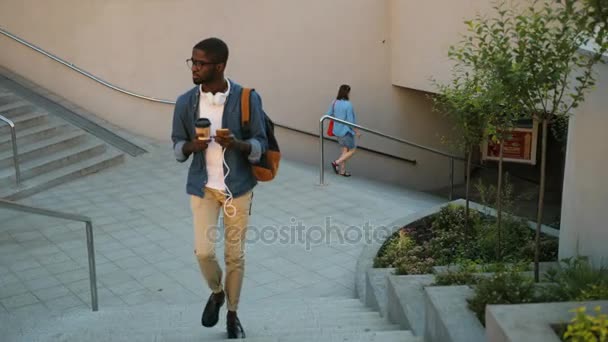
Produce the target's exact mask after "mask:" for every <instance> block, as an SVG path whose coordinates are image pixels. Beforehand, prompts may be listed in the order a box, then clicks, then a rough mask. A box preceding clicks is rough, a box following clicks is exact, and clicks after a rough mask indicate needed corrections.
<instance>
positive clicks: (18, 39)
mask: <svg viewBox="0 0 608 342" xmlns="http://www.w3.org/2000/svg"><path fill="white" fill-rule="evenodd" d="M0 33H2V34H3V35H5V36H7V37H9V38H11V39H12V40H14V41H16V42H19V43H21V44H23V45H25V46H27V47H29V48H30V49H32V50H35V51H37V52H39V53H41V54H43V55H45V56H47V57H49V58H50V59H52V60H54V61H55V62H57V63H61V64H63V65H65V66H66V67H68V68H70V69H72V70H74V71H76V72H78V73H80V74H82V75H84V76H86V77H88V78H90V79H92V80H93V81H95V82H97V83H100V84H103V85H104V86H106V87H108V88H111V89H114V90H116V91H118V92H121V93H123V94H127V95H131V96H135V97H138V98H140V99H144V100H148V101H152V102H160V103H165V104H173V105H174V104H175V101H169V100H163V99H159V98H155V97H150V96H145V95H140V94H137V93H134V92H132V91H129V90H126V89H123V88H121V87H118V86H115V85H113V84H112V83H110V82H107V81H104V80H103V79H101V78H99V77H97V76H95V75H93V74H91V73H89V72H88V71H86V70H83V69H81V68H79V67H77V66H75V65H74V63H70V62H67V61H65V60H64V59H61V58H59V57H57V56H55V55H53V54H52V53H50V52H47V51H45V50H43V49H41V48H39V47H37V46H36V45H34V44H31V43H28V42H27V41H25V40H23V39H21V38H19V37H17V36H15V35H14V34H12V33H10V32H8V31H6V30H5V29H3V28H1V27H0Z"/></svg>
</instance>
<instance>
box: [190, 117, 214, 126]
mask: <svg viewBox="0 0 608 342" xmlns="http://www.w3.org/2000/svg"><path fill="white" fill-rule="evenodd" d="M194 126H196V127H203V128H204V127H209V126H211V121H209V119H207V118H200V119H198V120H196V122H195V123H194Z"/></svg>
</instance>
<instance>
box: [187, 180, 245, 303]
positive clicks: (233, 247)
mask: <svg viewBox="0 0 608 342" xmlns="http://www.w3.org/2000/svg"><path fill="white" fill-rule="evenodd" d="M252 197H253V193H252V192H251V191H250V192H248V193H246V194H244V195H242V196H239V197H238V198H235V199H234V200H233V202H232V205H233V206H234V207H235V208H236V214H235V215H234V217H229V216H228V215H226V213H224V259H225V261H226V280H225V282H226V283H225V291H226V296H227V299H228V310H231V311H236V310H237V307H238V304H239V297H240V294H241V287H242V285H243V274H244V271H245V250H244V247H245V239H246V234H247V223H248V221H249V215H250V209H251V199H252ZM224 201H226V196H225V195H224V194H223V193H222V192H221V191H219V190H215V189H210V188H205V197H204V198H201V197H198V196H191V197H190V205H191V207H192V216H193V221H194V254H195V255H196V258H197V260H198V264H199V267H200V269H201V273H202V274H203V277H204V278H205V280H206V281H207V284H208V285H209V288H210V289H211V291H213V292H214V293H218V292H220V291H221V290H222V269H221V268H220V265H219V264H218V262H217V258H216V256H215V243H216V241H218V240H217V229H218V219H219V214H220V210H223V204H224ZM228 213H229V214H231V211H230V209H228Z"/></svg>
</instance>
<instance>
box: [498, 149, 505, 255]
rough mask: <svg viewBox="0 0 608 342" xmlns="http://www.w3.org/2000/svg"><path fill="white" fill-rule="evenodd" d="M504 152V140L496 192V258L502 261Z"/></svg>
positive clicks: (500, 153)
mask: <svg viewBox="0 0 608 342" xmlns="http://www.w3.org/2000/svg"><path fill="white" fill-rule="evenodd" d="M503 151H504V138H503V139H501V141H500V152H499V156H498V187H497V190H496V258H497V260H498V261H500V260H501V259H502V246H501V227H502V159H503Z"/></svg>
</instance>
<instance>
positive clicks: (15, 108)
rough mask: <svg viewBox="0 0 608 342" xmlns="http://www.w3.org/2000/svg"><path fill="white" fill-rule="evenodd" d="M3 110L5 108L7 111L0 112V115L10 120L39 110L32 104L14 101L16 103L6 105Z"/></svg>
mask: <svg viewBox="0 0 608 342" xmlns="http://www.w3.org/2000/svg"><path fill="white" fill-rule="evenodd" d="M5 108H7V109H5V110H3V111H0V113H2V114H1V115H3V116H4V117H6V118H9V119H11V120H14V119H16V118H18V117H19V116H21V115H25V114H28V113H32V112H35V111H36V110H38V109H39V108H37V107H36V106H34V105H33V104H32V103H30V102H26V101H16V102H13V103H10V104H7V106H6V107H5ZM0 109H1V108H0Z"/></svg>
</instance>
